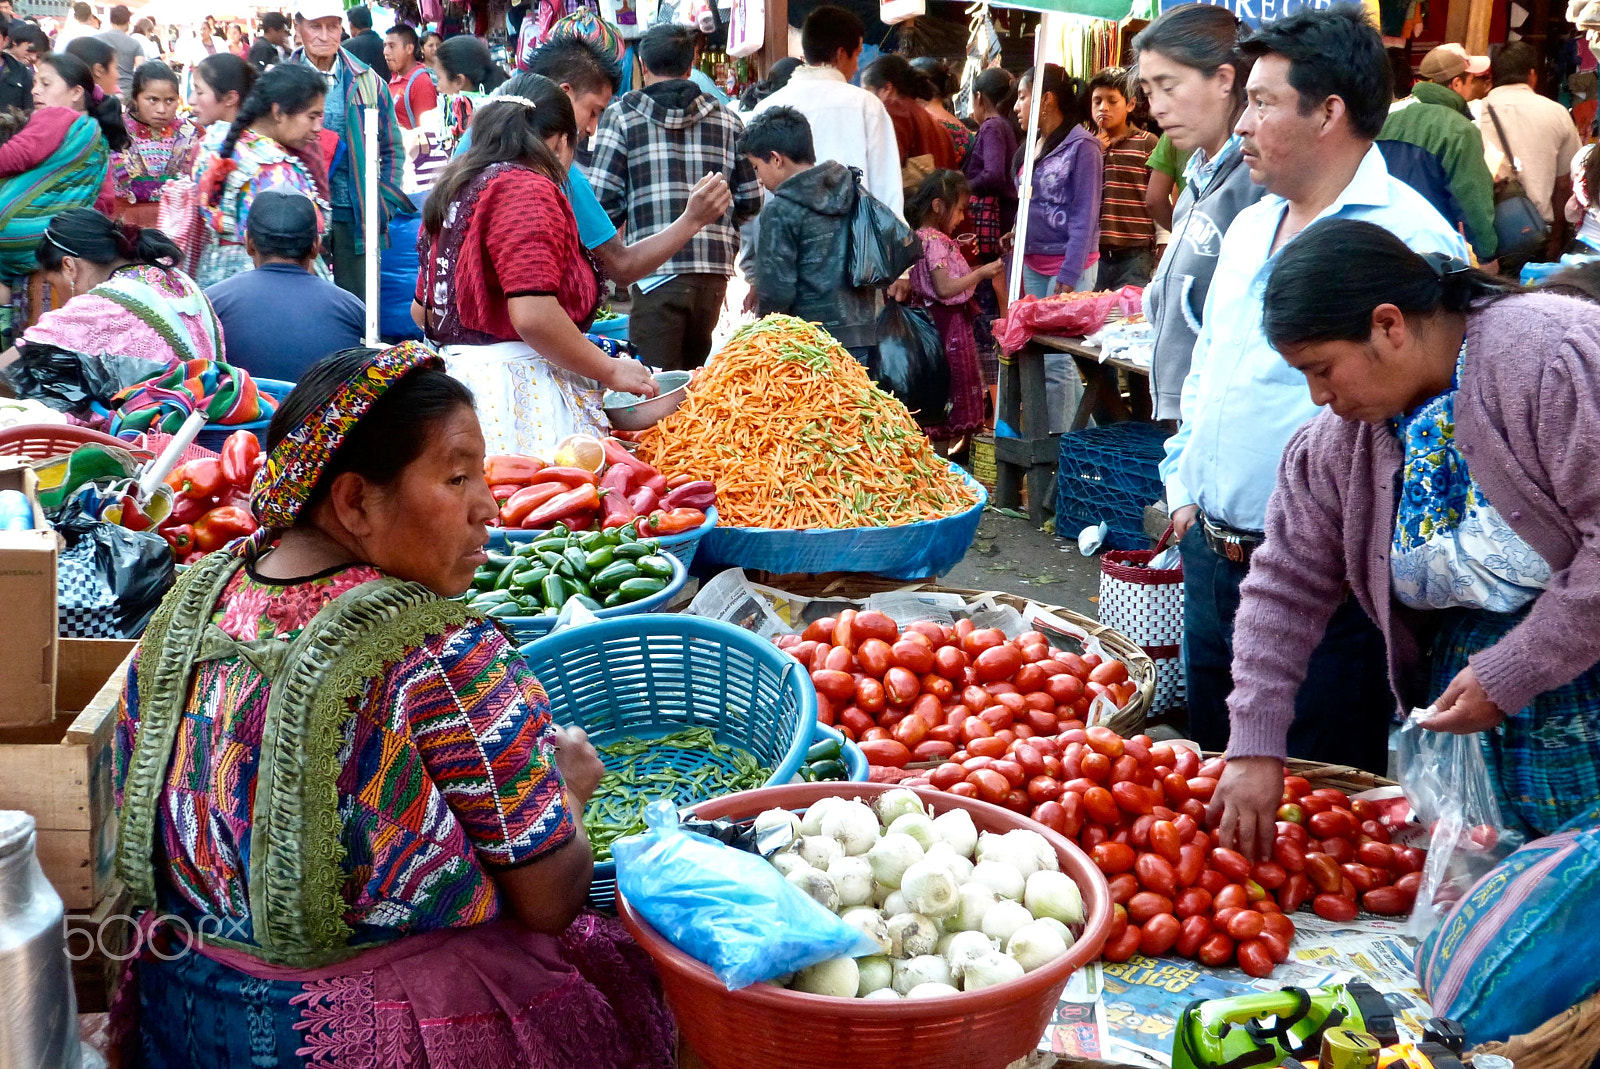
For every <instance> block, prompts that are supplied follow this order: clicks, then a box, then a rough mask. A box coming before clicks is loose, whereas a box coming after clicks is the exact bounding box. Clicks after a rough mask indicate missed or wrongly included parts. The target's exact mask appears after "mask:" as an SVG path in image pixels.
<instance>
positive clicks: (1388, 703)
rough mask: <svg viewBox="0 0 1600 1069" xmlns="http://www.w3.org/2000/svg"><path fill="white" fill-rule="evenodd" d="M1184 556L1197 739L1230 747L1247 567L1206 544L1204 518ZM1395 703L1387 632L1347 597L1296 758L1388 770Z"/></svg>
mask: <svg viewBox="0 0 1600 1069" xmlns="http://www.w3.org/2000/svg"><path fill="white" fill-rule="evenodd" d="M1179 553H1180V554H1181V555H1182V557H1183V653H1184V662H1185V664H1184V682H1185V685H1186V686H1187V688H1188V702H1189V737H1190V738H1192V739H1194V740H1195V741H1196V742H1198V743H1199V744H1200V745H1201V746H1202V747H1203V748H1205V749H1207V750H1224V749H1226V748H1227V745H1228V706H1227V701H1228V695H1229V694H1230V693H1232V691H1233V618H1234V615H1235V614H1236V613H1237V612H1238V611H1239V585H1240V584H1241V583H1243V582H1244V577H1245V573H1246V572H1247V571H1248V570H1249V568H1248V565H1245V564H1235V563H1234V562H1233V561H1230V560H1226V559H1224V558H1223V557H1221V556H1220V555H1218V554H1217V552H1216V551H1215V550H1213V549H1212V548H1211V547H1210V546H1208V545H1207V544H1206V541H1205V537H1204V534H1203V532H1202V530H1201V527H1200V524H1199V523H1198V522H1197V523H1196V524H1195V525H1194V526H1193V527H1191V528H1190V529H1189V533H1188V534H1186V535H1184V536H1183V541H1182V542H1181V543H1180V544H1179ZM1395 708H1396V705H1395V699H1394V696H1393V694H1391V693H1390V690H1389V673H1388V660H1387V657H1386V655H1385V651H1384V644H1383V635H1382V633H1381V632H1379V630H1378V629H1377V627H1375V626H1374V625H1373V623H1372V621H1371V620H1369V619H1368V618H1367V614H1366V613H1365V612H1363V611H1362V610H1361V606H1360V605H1358V604H1356V599H1355V598H1353V597H1347V598H1346V599H1345V602H1344V604H1343V605H1341V606H1339V609H1338V611H1336V612H1335V613H1334V614H1333V619H1332V620H1330V621H1329V622H1328V630H1327V632H1326V633H1325V634H1324V636H1323V639H1322V642H1321V643H1320V644H1319V645H1318V646H1317V648H1316V650H1315V651H1314V652H1313V653H1312V654H1311V663H1310V665H1309V667H1308V668H1307V670H1306V678H1305V682H1304V683H1302V684H1301V685H1300V692H1299V693H1298V694H1297V695H1295V701H1294V722H1293V723H1292V724H1291V725H1290V727H1289V756H1290V757H1304V758H1307V759H1309V760H1312V761H1327V762H1331V763H1334V764H1341V765H1352V766H1354V767H1355V768H1361V769H1365V770H1367V771H1368V772H1376V773H1377V774H1379V775H1384V774H1385V773H1386V772H1387V770H1388V767H1389V723H1390V720H1391V719H1392V714H1393V712H1394V710H1395Z"/></svg>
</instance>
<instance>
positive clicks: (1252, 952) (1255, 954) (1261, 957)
mask: <svg viewBox="0 0 1600 1069" xmlns="http://www.w3.org/2000/svg"><path fill="white" fill-rule="evenodd" d="M1236 938H1237V937H1236ZM1238 954H1239V968H1241V969H1243V970H1244V971H1245V972H1246V973H1248V974H1249V975H1251V976H1256V977H1267V976H1271V975H1272V968H1273V965H1274V964H1275V963H1274V962H1273V960H1272V950H1271V949H1270V948H1269V947H1268V946H1267V944H1266V942H1265V941H1264V940H1261V939H1249V940H1247V941H1245V942H1243V943H1240V944H1239V950H1238Z"/></svg>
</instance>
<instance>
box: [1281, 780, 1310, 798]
mask: <svg viewBox="0 0 1600 1069" xmlns="http://www.w3.org/2000/svg"><path fill="white" fill-rule="evenodd" d="M1283 793H1284V794H1285V795H1287V796H1288V797H1289V798H1290V799H1295V798H1300V797H1302V796H1304V795H1307V794H1310V793H1311V781H1310V780H1308V779H1306V778H1305V777H1304V776H1284V777H1283Z"/></svg>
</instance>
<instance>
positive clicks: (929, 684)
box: [918, 672, 956, 705]
mask: <svg viewBox="0 0 1600 1069" xmlns="http://www.w3.org/2000/svg"><path fill="white" fill-rule="evenodd" d="M918 682H919V683H920V684H921V686H922V693H923V696H924V697H929V698H932V699H933V700H934V701H936V702H938V703H939V704H940V705H944V704H945V703H946V702H951V701H954V700H955V696H956V686H955V684H954V683H952V682H950V681H949V680H948V679H946V678H945V677H944V676H942V675H940V674H939V673H937V672H924V673H923V675H922V678H921V679H920V680H918Z"/></svg>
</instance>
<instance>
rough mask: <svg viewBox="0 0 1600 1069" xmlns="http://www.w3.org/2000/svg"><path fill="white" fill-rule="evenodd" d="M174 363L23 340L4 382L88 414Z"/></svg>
mask: <svg viewBox="0 0 1600 1069" xmlns="http://www.w3.org/2000/svg"><path fill="white" fill-rule="evenodd" d="M171 366H172V365H171V364H170V362H167V361H162V360H146V359H144V358H143V357H138V356H117V355H115V354H113V353H100V354H99V355H95V354H93V353H80V352H75V351H73V350H71V349H63V348H61V347H60V346H59V345H48V344H43V343H39V342H26V341H19V342H18V343H17V361H16V363H14V364H12V365H11V366H10V367H8V368H6V369H5V370H4V371H0V380H4V382H5V384H6V385H7V386H8V387H10V388H11V392H12V393H14V394H16V396H18V397H20V398H23V399H24V400H33V401H39V402H42V403H43V404H46V405H49V406H50V407H51V408H53V409H55V410H56V411H58V412H73V413H76V414H79V415H82V414H83V413H85V412H87V411H88V410H89V407H90V405H91V404H94V403H98V404H100V405H102V406H106V407H109V405H110V402H111V398H112V397H113V396H115V395H116V393H117V391H118V390H121V389H123V388H125V387H128V386H132V385H133V384H134V383H136V382H145V381H147V380H149V379H153V378H155V377H157V376H158V375H161V374H163V373H164V372H165V371H166V370H167V368H169V367H171Z"/></svg>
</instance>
